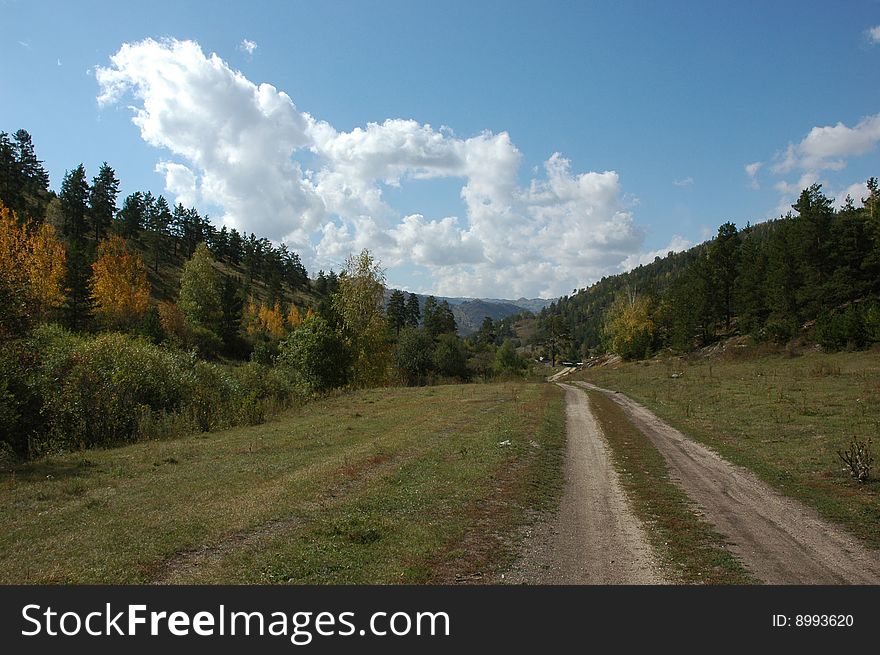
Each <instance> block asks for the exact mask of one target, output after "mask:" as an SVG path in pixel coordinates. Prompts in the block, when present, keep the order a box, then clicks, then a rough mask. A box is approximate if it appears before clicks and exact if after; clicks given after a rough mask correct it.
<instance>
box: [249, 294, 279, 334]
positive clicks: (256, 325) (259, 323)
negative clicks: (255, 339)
mask: <svg viewBox="0 0 880 655" xmlns="http://www.w3.org/2000/svg"><path fill="white" fill-rule="evenodd" d="M289 316H290V315H288V318H289ZM245 322H246V323H247V331H248V333H250V334H263V335H265V336H268V337H271V338H273V339H280V338H281V337H283V336H284V314H282V313H281V306H280V305H279V304H278V303H275V306H274V307H269V306H268V305H266V304H265V303H260V304H259V306H257V304H256V303H255V302H254V301H253V300H251V301H250V302H248V304H247V307H246V308H245Z"/></svg>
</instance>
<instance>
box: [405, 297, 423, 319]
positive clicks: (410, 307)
mask: <svg viewBox="0 0 880 655" xmlns="http://www.w3.org/2000/svg"><path fill="white" fill-rule="evenodd" d="M421 320H422V312H421V310H420V309H419V297H418V296H417V295H416V294H414V293H411V294H409V298H407V299H406V324H407V325H409V326H410V327H419V323H421Z"/></svg>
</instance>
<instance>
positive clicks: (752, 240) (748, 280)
mask: <svg viewBox="0 0 880 655" xmlns="http://www.w3.org/2000/svg"><path fill="white" fill-rule="evenodd" d="M742 235H743V237H742V246H741V248H740V253H741V254H740V275H739V277H738V278H737V281H736V289H735V293H734V297H735V305H734V306H735V309H736V314H737V315H738V317H739V329H740V332H742V333H743V334H757V333H758V331H759V330H760V329H761V328H762V327H764V323H765V322H766V321H767V314H768V311H767V293H766V287H767V254H766V252H765V248H763V247H762V244H761V243H760V242H759V237H758V235H757V233H756V232H755V230H753V229H751V228H749V227H748V226H747V227H746V229H745V230H743V232H742Z"/></svg>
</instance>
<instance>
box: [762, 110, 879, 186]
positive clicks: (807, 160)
mask: <svg viewBox="0 0 880 655" xmlns="http://www.w3.org/2000/svg"><path fill="white" fill-rule="evenodd" d="M878 141H880V114H874V115H873V116H868V117H866V118H863V119H862V120H861V121H859V122H858V124H856V126H855V127H847V126H846V125H844V124H843V123H837V125H826V126H823V127H814V128H813V129H812V130H810V132H809V133H808V134H807V136H806V137H804V139H803V140H802V141H801V142H800V143H797V144H789V146H788V148H787V149H786V150H785V151H784V152H782V153H779V154H777V157H776V158H777V162H776V163H775V164H774V165H773V167H772V170H773V172H774V173H789V172H791V171H792V170H796V169H801V170H809V171H817V170H823V169H831V170H840V169H842V168H844V167H845V166H846V158H847V157H854V156H857V155H864V154H865V153H868V152H870V151H872V150H873V149H874V147H875V146H876V145H877V142H878Z"/></svg>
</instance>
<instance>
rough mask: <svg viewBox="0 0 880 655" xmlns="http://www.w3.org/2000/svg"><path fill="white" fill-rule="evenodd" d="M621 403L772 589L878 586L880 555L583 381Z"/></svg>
mask: <svg viewBox="0 0 880 655" xmlns="http://www.w3.org/2000/svg"><path fill="white" fill-rule="evenodd" d="M577 384H578V385H580V386H582V387H585V388H588V389H594V390H596V391H601V392H603V393H605V394H606V395H608V397H610V398H612V399H613V400H614V401H615V402H616V403H617V404H618V405H620V406H621V407H622V408H623V409H624V411H625V412H626V414H627V416H628V417H629V418H630V420H631V421H632V422H633V424H634V425H635V426H636V427H638V428H639V429H640V430H642V432H644V433H645V434H646V435H647V436H648V438H649V439H651V441H652V442H653V443H654V445H655V446H656V447H657V449H658V450H659V451H660V453H661V454H662V455H663V457H664V458H665V459H666V463H667V465H668V466H669V470H670V477H672V479H673V480H674V481H675V482H676V483H678V484H679V485H680V486H681V488H682V489H683V490H684V491H685V493H687V494H688V496H690V497H691V499H692V500H694V501H696V502H697V503H698V504H699V505H700V508H701V509H702V511H703V513H704V516H705V518H706V520H708V521H709V522H710V523H712V524H714V525H715V527H716V529H717V530H718V531H719V532H721V533H722V534H723V535H724V536H725V537H727V538H728V539H729V540H730V541H731V542H733V545H732V550H733V552H734V553H736V554H737V555H738V556H739V557H740V559H741V560H742V562H743V564H744V565H745V566H746V568H747V569H748V570H749V572H750V573H752V575H754V576H755V577H756V578H758V579H759V580H762V581H764V582H766V583H770V584H880V553H877V552H876V551H871V550H869V549H867V548H865V547H864V546H863V545H862V544H861V543H860V542H858V541H857V540H856V538H855V537H853V536H851V535H849V534H847V533H846V532H845V531H844V530H843V529H842V528H840V527H837V526H835V525H832V524H831V523H829V522H827V521H825V520H824V519H822V518H820V517H819V515H818V513H817V512H816V511H814V510H812V509H810V508H808V507H806V506H805V505H803V504H802V503H800V502H798V501H796V500H793V499H791V498H787V497H785V496H782V495H781V494H779V493H778V492H776V491H774V490H773V489H771V488H770V487H769V486H768V485H767V484H766V483H764V482H762V481H761V480H759V479H758V478H757V477H756V476H755V475H754V474H753V473H751V472H750V471H747V470H745V469H744V468H742V467H739V466H735V465H733V464H731V463H729V462H728V461H726V460H724V459H722V458H721V457H720V456H719V455H717V454H716V453H715V452H713V451H711V450H709V449H708V448H707V447H706V446H703V445H701V444H698V443H696V442H694V441H692V440H691V439H689V438H687V437H685V436H684V435H683V434H682V433H681V432H679V431H678V430H676V429H675V428H672V427H670V426H669V425H667V424H666V423H664V422H663V421H661V420H660V419H659V418H657V416H655V415H654V414H653V413H652V412H650V411H649V410H648V409H646V408H644V407H642V406H641V405H639V404H638V403H636V402H634V401H632V400H630V399H629V398H627V397H626V396H625V395H623V394H622V393H616V392H613V391H608V390H607V389H601V388H599V387H596V386H594V385H591V384H589V383H586V382H578V383H577Z"/></svg>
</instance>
